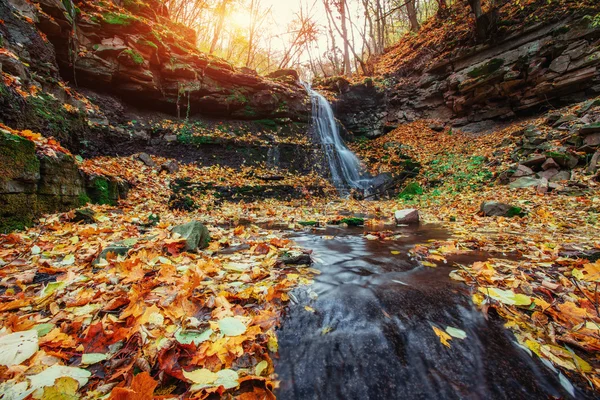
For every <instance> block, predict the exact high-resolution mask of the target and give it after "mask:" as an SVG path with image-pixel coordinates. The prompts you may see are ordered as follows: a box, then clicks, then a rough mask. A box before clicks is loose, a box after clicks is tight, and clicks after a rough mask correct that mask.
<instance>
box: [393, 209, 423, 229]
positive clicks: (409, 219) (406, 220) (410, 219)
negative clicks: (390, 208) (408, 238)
mask: <svg viewBox="0 0 600 400" xmlns="http://www.w3.org/2000/svg"><path fill="white" fill-rule="evenodd" d="M394 218H395V219H396V224H397V225H418V224H419V222H420V217H419V210H417V209H415V208H407V209H405V210H398V211H396V212H395V213H394Z"/></svg>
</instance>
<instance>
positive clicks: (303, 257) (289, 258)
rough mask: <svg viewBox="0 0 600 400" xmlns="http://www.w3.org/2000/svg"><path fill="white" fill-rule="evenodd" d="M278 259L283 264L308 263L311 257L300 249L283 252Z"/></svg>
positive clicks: (310, 261)
mask: <svg viewBox="0 0 600 400" xmlns="http://www.w3.org/2000/svg"><path fill="white" fill-rule="evenodd" d="M278 261H279V262H281V263H283V264H285V265H310V264H311V263H312V259H311V257H310V254H306V253H303V252H301V251H290V252H286V253H283V254H282V255H281V256H280V257H279V258H278Z"/></svg>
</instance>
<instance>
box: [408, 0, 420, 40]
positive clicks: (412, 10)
mask: <svg viewBox="0 0 600 400" xmlns="http://www.w3.org/2000/svg"><path fill="white" fill-rule="evenodd" d="M406 11H407V14H408V20H409V21H410V31H411V32H419V29H420V28H421V25H419V19H418V18H417V7H416V6H415V0H408V1H407V2H406Z"/></svg>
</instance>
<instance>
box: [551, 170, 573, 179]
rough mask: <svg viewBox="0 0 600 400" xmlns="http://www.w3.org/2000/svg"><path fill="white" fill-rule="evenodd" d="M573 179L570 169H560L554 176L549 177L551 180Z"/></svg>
mask: <svg viewBox="0 0 600 400" xmlns="http://www.w3.org/2000/svg"><path fill="white" fill-rule="evenodd" d="M570 180H571V172H570V171H560V172H559V173H557V174H556V175H554V176H553V177H552V178H550V179H549V181H550V182H563V181H570Z"/></svg>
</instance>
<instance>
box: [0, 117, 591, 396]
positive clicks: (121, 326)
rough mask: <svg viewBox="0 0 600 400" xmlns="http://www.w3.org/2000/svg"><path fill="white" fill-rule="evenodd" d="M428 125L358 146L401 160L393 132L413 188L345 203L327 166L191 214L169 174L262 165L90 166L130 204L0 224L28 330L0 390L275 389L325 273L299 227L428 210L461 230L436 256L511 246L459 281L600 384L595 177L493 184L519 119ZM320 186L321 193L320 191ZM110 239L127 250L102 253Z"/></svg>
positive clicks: (200, 206)
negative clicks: (502, 123) (415, 170)
mask: <svg viewBox="0 0 600 400" xmlns="http://www.w3.org/2000/svg"><path fill="white" fill-rule="evenodd" d="M428 126H429V122H426V121H421V122H417V123H414V124H412V125H407V126H404V127H402V128H400V129H398V130H396V131H394V132H392V133H391V134H389V135H387V136H385V137H384V138H380V139H378V140H376V141H374V142H370V143H358V144H356V145H355V150H356V151H357V153H358V154H359V155H360V156H361V157H363V159H365V160H368V159H369V158H370V157H371V158H376V159H379V160H380V161H379V162H378V163H374V164H372V165H371V166H372V168H373V170H374V171H378V172H385V171H386V170H387V169H391V168H393V166H394V165H395V164H394V161H398V160H395V159H394V157H395V156H394V155H393V154H400V153H398V152H396V153H393V154H392V153H390V157H387V158H386V157H380V156H379V155H380V154H381V152H382V151H384V149H385V150H388V149H391V148H394V145H389V143H395V142H398V143H401V144H402V145H403V146H404V148H403V149H404V150H403V152H404V153H409V155H410V157H411V158H412V160H414V161H416V162H418V163H420V164H421V165H422V166H423V168H422V169H421V173H420V175H419V176H418V177H417V179H416V180H415V182H414V183H415V185H414V186H413V189H415V190H413V191H411V192H404V193H403V194H401V196H400V199H397V200H379V201H357V200H350V199H347V200H344V199H340V198H339V197H337V196H336V194H335V190H334V189H333V188H332V187H331V186H329V185H328V184H327V183H326V182H325V181H323V180H322V179H321V178H318V177H317V176H307V177H296V176H293V175H292V174H283V180H282V181H278V182H277V184H278V185H290V186H293V187H296V188H298V189H299V190H301V191H303V193H304V198H301V199H298V200H291V201H282V200H277V199H264V200H256V201H252V202H247V201H238V200H236V199H235V196H233V197H234V198H232V199H222V198H220V197H219V196H218V195H217V193H216V192H211V191H206V192H205V193H204V194H202V195H198V196H195V197H194V198H193V204H189V206H190V207H189V208H188V209H187V210H173V208H172V207H170V206H169V205H170V204H171V206H172V202H173V197H172V194H173V192H172V190H171V185H172V183H173V182H177V181H181V180H185V179H187V180H188V181H190V180H191V181H193V182H200V183H202V182H204V183H206V182H220V184H222V185H223V186H229V187H238V188H239V187H247V186H251V185H259V184H260V185H266V184H265V183H264V181H261V180H260V179H258V178H257V176H259V175H260V173H261V171H254V173H250V171H246V170H242V171H236V170H232V169H227V168H223V167H218V166H213V167H210V168H201V167H198V166H195V165H182V166H181V167H180V168H179V170H178V171H176V172H173V173H172V174H167V173H165V172H160V171H159V169H158V168H156V167H154V168H153V167H149V166H147V165H145V164H144V163H142V162H141V161H139V160H138V159H136V158H135V157H125V158H96V159H91V160H86V161H84V162H83V163H82V168H83V169H84V170H86V171H87V172H102V173H105V174H109V175H114V176H117V177H119V178H121V179H124V180H126V181H128V182H129V183H130V184H131V186H132V190H131V191H130V193H129V196H128V198H127V199H126V200H123V201H121V202H120V203H119V205H118V206H114V207H113V206H89V207H88V210H90V211H91V212H90V213H88V214H87V215H86V216H83V217H82V215H81V213H78V212H76V211H71V212H68V213H61V214H55V215H49V216H46V217H44V218H42V219H41V220H40V221H39V223H38V224H37V225H35V226H34V227H33V228H31V229H29V230H27V231H25V232H15V233H12V234H8V235H3V236H0V277H1V283H0V293H1V294H0V317H1V320H2V331H3V332H18V333H17V334H16V335H17V336H11V335H9V336H5V337H3V338H2V339H0V353H2V356H1V357H0V358H6V359H7V360H8V361H11V360H12V361H18V363H16V364H20V365H15V366H12V367H1V369H0V372H1V374H2V376H3V377H5V378H4V379H3V380H4V383H2V384H0V394H4V396H5V398H15V399H16V398H25V397H26V396H28V395H29V394H31V393H34V394H36V395H40V396H42V395H43V396H44V397H43V398H53V397H51V396H52V395H56V394H57V393H60V394H62V395H63V396H66V395H67V394H69V395H74V394H75V393H76V392H77V391H78V388H82V387H83V386H84V385H87V386H86V387H85V388H84V389H83V391H84V392H85V393H86V396H88V397H89V398H96V397H99V396H101V395H105V394H108V393H111V396H112V397H111V398H117V399H142V398H150V396H151V394H152V393H154V395H155V396H164V398H169V396H171V395H174V394H181V393H186V392H187V393H193V396H195V398H206V397H207V396H209V395H211V394H212V395H216V394H223V393H229V394H232V395H235V396H237V397H236V398H240V399H253V398H273V395H272V393H271V390H272V389H273V388H274V387H275V386H276V385H277V377H276V375H275V374H274V367H273V361H272V359H271V357H272V356H273V354H275V353H276V352H277V334H276V330H277V327H278V326H279V323H280V321H281V317H282V315H283V313H284V310H285V306H286V304H287V303H288V301H289V299H290V296H289V293H290V291H291V290H292V289H294V288H296V287H298V286H299V285H310V284H311V280H312V278H313V277H314V276H315V275H316V274H318V273H319V271H317V270H316V269H313V268H311V267H310V266H307V265H306V254H310V250H311V249H300V248H298V247H297V246H295V245H294V243H293V242H292V241H290V240H289V239H288V238H287V237H286V236H287V235H288V233H289V232H290V231H294V230H296V231H297V230H304V229H307V230H316V231H318V230H319V229H320V227H323V226H325V225H327V224H331V223H336V224H338V225H339V224H341V226H342V227H343V226H344V224H345V223H350V224H352V223H355V222H356V220H352V218H354V217H356V218H361V219H363V220H364V226H365V229H364V235H365V236H366V238H367V239H368V240H381V241H388V240H395V234H394V232H392V231H390V230H386V226H389V225H390V224H392V225H393V224H394V211H395V210H399V209H404V208H417V209H418V210H419V211H420V215H421V221H422V223H432V224H438V225H441V226H443V227H444V228H445V229H447V230H448V231H449V232H450V233H451V237H450V239H448V240H444V241H433V242H425V243H422V244H419V245H417V246H415V247H414V248H413V249H412V250H411V254H412V255H413V256H414V257H415V258H416V259H417V260H419V262H420V263H421V264H422V265H424V266H426V267H431V268H435V267H437V266H439V265H441V264H444V263H446V258H447V257H449V256H450V255H456V254H466V253H469V252H486V253H490V254H498V255H511V257H509V259H508V260H507V259H506V257H502V258H490V259H488V260H487V261H485V262H476V263H474V264H472V265H456V268H455V269H454V270H453V271H452V273H451V277H452V278H453V279H455V280H459V281H463V282H465V284H467V285H469V286H471V287H472V294H473V295H472V298H473V301H474V303H475V304H477V305H478V306H480V307H481V309H482V311H483V312H484V313H486V314H487V313H489V312H490V310H492V309H493V310H495V311H496V312H497V313H498V314H499V315H500V316H501V317H502V318H503V319H504V320H505V322H506V326H507V327H508V328H509V329H511V330H512V331H513V332H514V334H515V336H516V339H517V340H518V342H519V343H520V344H521V345H522V346H523V347H524V348H526V349H528V351H530V352H531V354H535V355H536V356H537V357H540V358H542V359H545V360H548V361H549V362H550V363H551V364H552V365H554V366H555V367H556V368H558V369H560V370H561V371H562V372H563V373H564V376H563V378H564V381H565V382H567V383H565V384H564V385H567V386H568V382H569V379H570V380H572V381H575V382H578V383H580V384H583V385H586V386H588V385H589V388H591V389H592V390H600V360H599V359H598V350H599V349H600V341H599V339H600V315H599V314H598V307H599V305H598V293H597V285H598V282H599V281H600V261H597V253H598V251H600V240H599V239H598V235H597V232H598V212H599V211H600V197H599V196H598V191H597V187H598V183H597V182H595V181H593V179H592V177H591V176H588V175H585V174H584V173H583V171H582V170H574V171H573V173H574V174H575V176H576V178H577V181H578V182H580V186H581V187H582V190H579V191H576V192H572V193H570V194H569V195H567V194H564V193H560V192H559V191H553V192H550V193H539V192H538V191H537V190H536V188H535V187H533V188H525V189H511V188H510V187H509V186H506V185H499V184H497V183H495V182H494V179H493V177H497V176H498V175H499V174H500V173H501V171H502V168H503V167H505V166H506V163H507V162H509V156H510V150H511V149H512V147H510V146H509V147H508V148H507V149H504V150H502V149H500V150H501V151H499V148H498V143H500V142H503V141H504V139H508V140H509V141H510V140H511V139H510V138H514V137H515V135H514V134H515V132H517V131H518V130H519V129H522V125H514V126H512V127H510V128H507V129H506V130H503V131H500V132H496V133H494V134H492V135H487V136H482V137H479V138H473V137H470V136H467V135H464V134H462V133H460V132H452V131H447V132H434V131H432V130H431V129H429V128H428ZM494 160H497V161H498V162H492V161H494ZM154 161H155V162H157V164H158V165H160V164H161V163H163V162H164V161H166V160H162V159H159V158H158V157H155V158H154ZM264 172H265V173H268V171H264ZM431 182H436V184H435V186H432V185H431ZM315 186H318V187H321V188H325V190H324V191H325V195H320V196H313V193H311V190H310V189H309V188H310V187H315ZM486 201H498V202H503V203H507V204H510V205H513V206H514V207H515V209H518V210H519V212H518V213H517V214H518V215H515V216H513V217H486V216H484V215H482V213H481V212H480V206H481V204H482V202H486ZM184 208H185V207H184ZM190 221H200V222H202V223H203V224H205V225H206V226H207V227H208V229H209V231H210V235H211V242H210V244H209V246H208V247H207V248H206V249H204V250H201V251H199V252H185V251H184V246H185V244H186V242H185V240H183V239H182V238H180V237H178V236H177V235H176V234H174V233H173V232H172V228H173V227H175V226H177V225H180V224H183V223H187V222H190ZM111 244H112V245H114V244H117V245H118V246H120V247H125V252H124V253H121V255H116V254H108V255H104V257H105V258H99V257H98V256H99V254H100V253H101V251H102V250H103V249H106V248H107V246H109V245H111ZM594 254H596V255H594ZM586 255H590V256H589V257H588V256H586ZM290 259H291V260H292V261H291V262H290V261H289V260H290ZM286 260H287V261H286ZM293 260H296V261H293ZM298 260H299V261H298ZM303 260H304V262H303ZM303 264H304V265H303ZM436 334H438V336H439V337H440V340H441V341H442V342H443V343H447V342H448V340H451V338H450V337H449V336H448V335H447V334H446V333H444V332H436ZM7 337H9V338H10V340H7V339H6V338H7ZM25 361H26V362H25ZM59 363H60V364H62V365H63V366H59ZM52 364H54V365H55V367H52V368H49V369H44V368H43V366H47V365H52ZM67 365H68V367H67ZM133 371H135V372H136V373H137V374H136V375H135V376H134V374H133V373H132V372H133ZM48 380H52V382H56V385H54V386H48V385H47V382H48ZM561 381H562V380H561ZM6 396H8V397H6ZM59 398H67V397H59ZM69 398H70V397H69Z"/></svg>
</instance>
